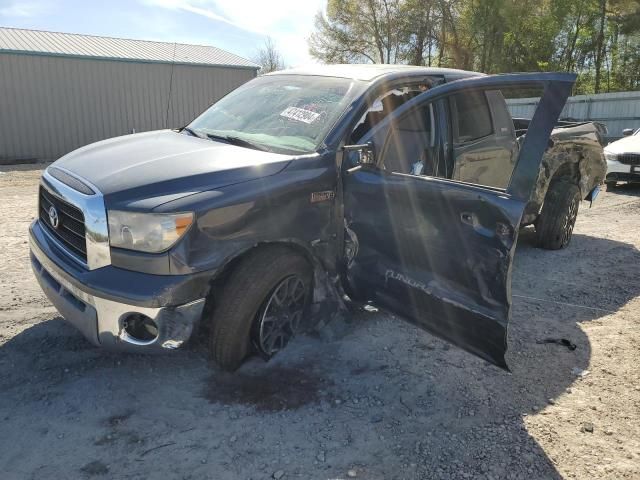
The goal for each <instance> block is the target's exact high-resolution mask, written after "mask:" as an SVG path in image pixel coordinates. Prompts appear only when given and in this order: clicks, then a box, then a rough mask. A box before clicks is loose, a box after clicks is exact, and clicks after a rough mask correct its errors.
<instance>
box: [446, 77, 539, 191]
mask: <svg viewBox="0 0 640 480" xmlns="http://www.w3.org/2000/svg"><path fill="white" fill-rule="evenodd" d="M541 93H542V92H541V91H540V89H539V88H537V89H536V88H528V87H514V88H508V89H492V90H485V91H480V90H477V91H465V92H460V93H458V94H456V95H454V96H453V98H452V100H451V106H452V110H453V121H452V125H453V128H454V130H455V128H456V121H457V128H458V137H457V138H458V141H457V142H454V145H453V146H452V149H451V152H452V156H453V163H454V165H453V174H452V176H451V178H452V180H459V181H461V182H467V183H473V184H476V185H484V186H487V187H494V188H501V189H506V188H507V187H508V186H509V182H510V180H511V174H512V173H513V169H514V167H515V165H516V161H517V160H518V154H519V151H520V143H521V142H522V141H523V140H524V137H525V136H526V133H527V129H528V127H529V122H530V118H531V117H532V116H533V112H534V111H535V108H536V107H537V105H538V103H539V99H540V95H541ZM454 138H455V135H454ZM470 140H473V141H470Z"/></svg>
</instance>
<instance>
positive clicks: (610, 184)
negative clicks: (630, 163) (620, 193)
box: [604, 181, 618, 190]
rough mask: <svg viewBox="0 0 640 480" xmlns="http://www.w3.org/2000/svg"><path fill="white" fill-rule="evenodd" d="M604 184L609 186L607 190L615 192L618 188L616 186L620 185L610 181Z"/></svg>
mask: <svg viewBox="0 0 640 480" xmlns="http://www.w3.org/2000/svg"><path fill="white" fill-rule="evenodd" d="M604 184H605V185H606V186H607V190H613V189H614V188H616V185H618V182H616V181H609V182H604Z"/></svg>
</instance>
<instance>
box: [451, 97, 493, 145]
mask: <svg viewBox="0 0 640 480" xmlns="http://www.w3.org/2000/svg"><path fill="white" fill-rule="evenodd" d="M451 110H452V112H453V133H454V135H455V139H456V142H457V143H464V142H469V141H471V140H476V139H478V138H482V137H486V136H487V135H491V134H492V133H493V127H492V124H491V113H490V112H489V104H488V103H487V98H486V96H485V94H484V92H463V93H458V94H456V95H453V96H451Z"/></svg>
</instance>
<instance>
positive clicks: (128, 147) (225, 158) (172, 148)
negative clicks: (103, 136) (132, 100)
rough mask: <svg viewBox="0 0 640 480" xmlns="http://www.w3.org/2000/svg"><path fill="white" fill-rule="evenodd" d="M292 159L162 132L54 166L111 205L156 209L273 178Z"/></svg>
mask: <svg viewBox="0 0 640 480" xmlns="http://www.w3.org/2000/svg"><path fill="white" fill-rule="evenodd" d="M292 158H293V157H291V156H289V155H281V154H276V153H269V152H263V151H259V150H252V149H249V148H243V147H237V146H234V145H229V144H226V143H222V142H215V141H211V140H205V139H202V138H196V137H193V136H190V135H186V134H181V133H177V132H175V131H172V130H159V131H154V132H146V133H139V134H134V135H126V136H122V137H116V138H112V139H109V140H104V141H102V142H97V143H93V144H91V145H87V146H86V147H82V148H80V149H78V150H75V151H73V152H71V153H69V154H67V155H65V156H64V157H62V158H60V160H58V161H57V162H55V163H54V165H55V166H57V167H62V168H65V169H67V170H69V171H71V172H72V173H75V174H76V175H78V176H80V177H82V178H85V179H86V180H88V181H89V182H91V183H92V184H93V185H95V186H96V187H97V188H98V189H99V190H100V192H102V194H103V195H104V196H105V201H106V202H107V204H113V203H114V202H115V203H121V202H125V203H127V204H129V205H131V204H133V205H134V206H139V207H141V208H142V207H144V208H152V207H153V206H156V205H158V204H160V203H164V202H166V201H169V200H173V199H176V198H179V197H180V196H182V195H187V194H191V193H197V192H201V191H205V190H211V189H215V188H221V187H224V186H227V185H232V184H236V183H241V182H246V181H248V180H254V179H257V178H261V177H266V176H269V175H274V174H276V173H278V172H280V171H281V170H282V169H283V168H285V167H286V166H287V164H288V163H289V161H290V160H291V159H292ZM138 201H143V203H144V205H143V204H140V203H139V202H138Z"/></svg>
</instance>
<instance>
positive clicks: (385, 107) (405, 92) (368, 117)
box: [351, 84, 429, 143]
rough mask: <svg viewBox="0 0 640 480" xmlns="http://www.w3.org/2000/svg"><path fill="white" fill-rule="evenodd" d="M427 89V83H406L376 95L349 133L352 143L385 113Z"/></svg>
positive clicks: (362, 135)
mask: <svg viewBox="0 0 640 480" xmlns="http://www.w3.org/2000/svg"><path fill="white" fill-rule="evenodd" d="M428 89H429V87H428V85H426V84H421V85H407V86H404V87H399V88H396V89H393V90H391V91H388V92H385V93H384V94H383V95H381V96H380V97H378V98H377V99H376V100H375V101H374V102H373V104H372V105H371V106H370V107H369V109H368V110H367V111H366V112H365V113H364V115H362V117H361V118H360V121H358V123H357V124H356V126H355V128H354V130H353V133H352V134H351V140H352V141H353V142H354V143H358V141H359V140H360V139H362V137H364V135H365V134H366V133H367V132H369V130H371V129H372V128H373V127H374V126H375V125H377V124H378V123H380V122H381V121H382V120H383V119H384V118H385V117H386V116H387V115H389V114H390V113H391V112H393V111H394V110H395V109H397V108H398V107H400V106H401V105H402V104H403V103H405V102H407V101H409V100H411V99H412V98H414V97H416V96H417V95H420V94H421V93H423V92H426V91H427V90H428Z"/></svg>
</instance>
